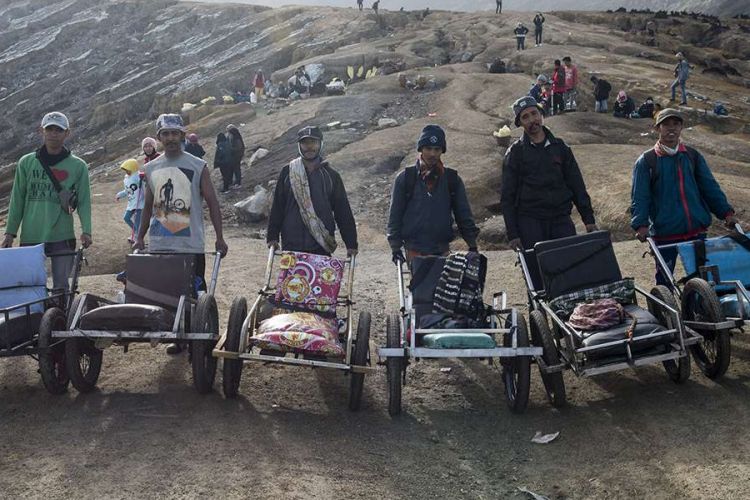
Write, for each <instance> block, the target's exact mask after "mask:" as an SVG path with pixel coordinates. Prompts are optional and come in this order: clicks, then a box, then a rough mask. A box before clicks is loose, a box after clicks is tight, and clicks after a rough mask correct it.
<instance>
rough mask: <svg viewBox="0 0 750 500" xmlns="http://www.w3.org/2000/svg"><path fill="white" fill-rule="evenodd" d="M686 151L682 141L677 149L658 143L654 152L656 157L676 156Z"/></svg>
mask: <svg viewBox="0 0 750 500" xmlns="http://www.w3.org/2000/svg"><path fill="white" fill-rule="evenodd" d="M686 151H687V148H685V145H684V144H683V143H682V141H680V142H679V143H678V144H677V147H675V148H670V147H669V146H665V145H664V144H662V143H661V141H656V145H655V146H654V152H655V153H656V156H674V155H676V154H677V153H684V152H686Z"/></svg>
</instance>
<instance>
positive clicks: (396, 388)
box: [385, 314, 404, 417]
mask: <svg viewBox="0 0 750 500" xmlns="http://www.w3.org/2000/svg"><path fill="white" fill-rule="evenodd" d="M385 342H386V343H385V346H386V347H388V348H389V349H398V348H400V347H401V319H400V318H399V315H398V314H389V315H388V317H387V318H386V319H385ZM385 367H386V380H387V382H388V414H389V415H390V416H392V417H395V416H396V415H399V414H400V413H401V388H402V384H403V377H404V358H394V357H389V358H386V360H385Z"/></svg>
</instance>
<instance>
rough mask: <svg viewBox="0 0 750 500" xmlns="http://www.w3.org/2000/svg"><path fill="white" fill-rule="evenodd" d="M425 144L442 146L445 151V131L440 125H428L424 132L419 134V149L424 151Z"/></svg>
mask: <svg viewBox="0 0 750 500" xmlns="http://www.w3.org/2000/svg"><path fill="white" fill-rule="evenodd" d="M424 146H440V147H441V148H443V153H445V150H446V144H445V131H444V130H443V129H442V128H440V126H438V125H427V126H426V127H425V128H423V129H422V134H421V135H420V136H419V142H417V151H422V148H423V147H424Z"/></svg>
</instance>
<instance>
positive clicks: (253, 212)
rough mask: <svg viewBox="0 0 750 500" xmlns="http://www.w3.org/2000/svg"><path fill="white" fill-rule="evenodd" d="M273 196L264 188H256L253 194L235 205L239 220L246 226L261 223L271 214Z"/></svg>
mask: <svg viewBox="0 0 750 500" xmlns="http://www.w3.org/2000/svg"><path fill="white" fill-rule="evenodd" d="M272 201H273V195H272V194H271V192H270V191H269V190H268V189H266V188H264V187H263V186H260V185H258V186H255V189H254V191H253V194H252V195H250V197H248V198H245V199H244V200H242V201H239V202H237V203H235V204H234V211H235V213H236V214H237V219H239V221H240V222H242V223H245V224H252V223H256V222H261V221H263V220H265V219H266V218H267V217H268V214H270V213H271V203H272Z"/></svg>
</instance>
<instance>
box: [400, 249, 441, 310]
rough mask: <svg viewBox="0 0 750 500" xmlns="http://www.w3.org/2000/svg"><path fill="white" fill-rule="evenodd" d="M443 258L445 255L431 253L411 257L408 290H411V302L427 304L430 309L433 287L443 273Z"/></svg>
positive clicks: (433, 296)
mask: <svg viewBox="0 0 750 500" xmlns="http://www.w3.org/2000/svg"><path fill="white" fill-rule="evenodd" d="M445 260H446V258H445V257H439V256H431V255H430V256H425V257H414V258H412V260H411V282H410V283H409V290H410V291H411V296H412V303H413V304H415V305H416V304H429V305H430V309H432V303H433V301H434V298H435V288H437V284H438V281H440V275H441V274H442V273H443V267H444V266H445Z"/></svg>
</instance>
